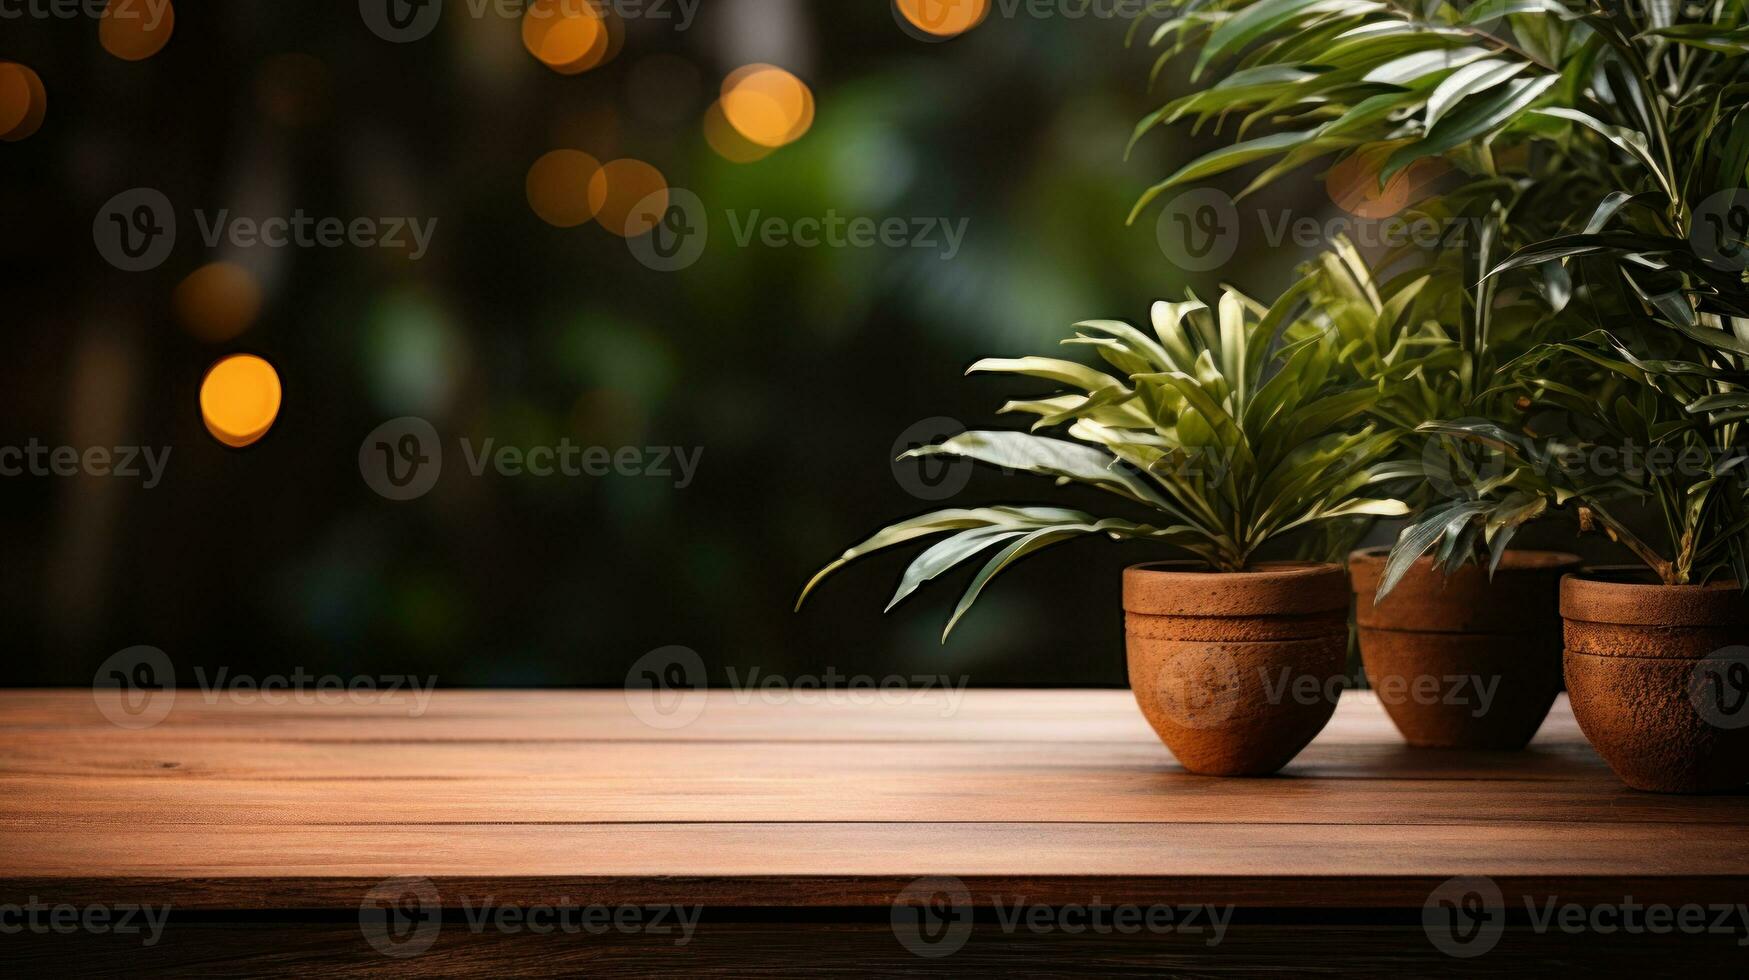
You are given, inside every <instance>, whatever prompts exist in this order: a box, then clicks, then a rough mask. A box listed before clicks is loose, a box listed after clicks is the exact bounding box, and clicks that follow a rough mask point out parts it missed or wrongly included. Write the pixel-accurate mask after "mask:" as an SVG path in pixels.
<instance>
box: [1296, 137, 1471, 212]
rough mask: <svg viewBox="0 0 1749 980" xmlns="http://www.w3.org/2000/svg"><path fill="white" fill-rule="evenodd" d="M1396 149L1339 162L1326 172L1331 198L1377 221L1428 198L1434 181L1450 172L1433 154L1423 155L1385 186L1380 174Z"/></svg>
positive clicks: (1379, 149) (1387, 147) (1340, 206)
mask: <svg viewBox="0 0 1749 980" xmlns="http://www.w3.org/2000/svg"><path fill="white" fill-rule="evenodd" d="M1394 148H1395V147H1394V146H1385V147H1381V148H1378V149H1374V150H1364V151H1361V152H1359V153H1353V154H1350V155H1348V156H1346V157H1344V158H1342V160H1340V161H1338V162H1337V164H1336V165H1335V166H1334V167H1331V168H1330V172H1329V173H1327V174H1325V175H1324V190H1325V193H1327V194H1329V195H1330V200H1331V201H1333V202H1335V204H1336V206H1337V207H1339V208H1341V209H1342V210H1344V211H1347V212H1348V213H1349V214H1352V215H1354V216H1355V217H1357V218H1364V219H1366V220H1368V221H1377V220H1380V219H1382V218H1389V217H1391V216H1392V215H1395V214H1397V213H1398V212H1400V211H1402V210H1403V209H1404V208H1406V207H1408V206H1409V205H1411V204H1413V203H1415V202H1416V201H1419V200H1420V199H1421V198H1423V197H1426V196H1427V195H1428V194H1429V193H1430V192H1431V190H1432V188H1431V185H1432V183H1433V182H1434V181H1435V180H1437V179H1438V178H1439V177H1440V176H1442V175H1443V174H1444V173H1446V171H1447V167H1446V165H1445V164H1444V163H1443V162H1441V161H1439V160H1437V159H1435V158H1433V157H1423V158H1421V159H1419V160H1416V161H1415V162H1413V163H1411V164H1410V165H1409V166H1407V167H1404V168H1403V169H1402V170H1399V171H1397V172H1396V173H1394V174H1392V175H1391V179H1390V180H1387V181H1385V182H1384V184H1383V186H1381V185H1380V183H1379V174H1380V173H1382V172H1383V168H1384V165H1385V161H1386V160H1387V159H1388V158H1389V157H1390V154H1391V151H1392V150H1393V149H1394Z"/></svg>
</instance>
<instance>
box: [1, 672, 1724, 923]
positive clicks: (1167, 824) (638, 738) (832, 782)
mask: <svg viewBox="0 0 1749 980" xmlns="http://www.w3.org/2000/svg"><path fill="white" fill-rule="evenodd" d="M813 698H814V701H813V703H793V702H792V703H777V704H773V703H765V702H764V701H763V700H762V699H761V698H759V697H757V696H755V697H752V698H748V699H741V698H737V697H736V696H735V695H734V694H733V693H730V692H713V693H712V694H711V695H710V696H709V698H708V700H707V701H706V702H705V703H704V705H703V711H702V713H701V714H700V715H699V717H698V718H697V720H695V721H694V722H692V723H691V724H689V725H686V726H684V727H679V728H673V729H661V728H653V727H650V726H648V725H645V724H643V723H642V722H640V721H639V720H638V716H637V715H636V714H635V713H634V712H633V711H632V709H631V706H630V704H628V701H627V697H626V695H625V694H624V693H622V692H438V693H437V694H435V695H434V696H433V698H432V700H431V701H430V703H429V705H427V706H425V709H424V710H422V711H421V710H419V706H418V705H416V704H415V703H414V702H413V701H412V699H411V698H402V699H401V700H400V701H399V702H398V703H387V704H384V703H378V704H368V705H352V704H327V705H316V704H296V703H288V704H280V705H264V704H236V703H232V702H230V701H227V700H223V699H220V700H216V701H213V702H210V703H209V702H208V701H207V700H206V699H203V698H202V697H201V696H200V693H199V692H198V691H184V692H180V693H179V694H178V697H177V701H176V704H175V707H174V709H173V710H172V711H171V713H170V716H169V717H168V718H167V719H165V720H164V721H163V722H162V723H160V724H158V725H156V726H154V727H151V728H148V729H144V730H138V731H134V730H125V729H121V728H118V727H116V726H114V725H112V724H110V723H109V722H108V721H107V720H106V719H105V718H104V716H103V715H102V714H101V713H100V712H99V711H98V710H97V706H96V704H95V703H94V701H93V698H92V695H91V694H90V692H85V691H14V692H6V693H0V744H3V746H4V747H3V749H0V839H3V840H4V841H5V844H6V846H5V847H4V848H0V898H3V896H4V895H22V894H40V895H43V896H45V897H48V896H51V895H52V896H54V897H55V898H56V900H59V901H81V900H83V901H120V900H127V899H126V897H127V896H131V897H132V900H155V901H158V902H169V903H172V904H174V905H175V906H176V907H178V908H185V909H201V908H206V909H266V910H271V909H276V908H290V909H311V908H330V909H355V908H356V907H357V906H358V903H359V901H360V899H361V897H362V896H363V895H364V894H365V892H367V891H368V890H369V889H370V888H371V887H372V886H374V885H375V884H376V883H378V882H380V881H381V880H382V879H384V878H387V877H393V876H420V877H426V878H430V879H431V880H432V881H433V882H434V883H435V884H436V886H437V888H438V891H439V892H440V894H442V895H443V897H444V900H445V902H446V904H447V903H449V902H450V901H452V900H456V899H459V898H462V897H466V896H472V897H473V898H475V899H478V898H480V897H483V896H488V895H490V896H493V897H494V898H495V900H497V901H501V902H509V901H515V902H524V903H543V902H553V901H557V900H558V899H559V898H561V897H564V898H569V899H571V900H576V901H601V902H663V901H684V900H688V899H689V898H690V899H691V900H700V901H708V902H710V903H713V904H717V905H726V906H737V907H768V908H801V907H809V906H816V907H850V906H864V907H872V906H881V905H885V904H888V903H890V902H891V901H892V899H893V896H894V895H895V894H897V892H898V891H899V890H900V889H902V888H903V887H904V886H905V885H906V884H907V883H908V882H909V881H910V880H912V879H914V878H916V877H918V876H921V875H953V876H957V877H959V878H961V879H963V880H965V881H966V882H967V884H968V887H970V889H971V890H972V892H973V894H974V896H989V895H1003V894H1009V895H1027V896H1031V897H1032V898H1033V900H1036V901H1077V900H1086V898H1087V897H1088V896H1089V895H1092V894H1100V895H1103V897H1105V898H1106V899H1108V900H1113V901H1118V900H1123V901H1178V902H1190V901H1210V902H1228V901H1231V902H1235V903H1238V904H1244V905H1254V906H1260V907H1350V908H1353V907H1360V908H1366V907H1378V906H1392V907H1419V906H1420V905H1421V904H1422V902H1423V901H1424V900H1425V898H1426V896H1427V893H1428V890H1429V889H1430V888H1431V887H1433V886H1434V885H1437V884H1438V883H1439V882H1440V881H1442V880H1444V879H1445V878H1447V877H1450V876H1453V875H1459V874H1475V875H1487V876H1490V877H1493V878H1495V879H1496V880H1498V881H1501V882H1503V883H1504V887H1505V888H1507V890H1508V891H1511V890H1514V889H1518V890H1522V891H1524V892H1525V893H1526V894H1531V893H1539V894H1540V893H1558V894H1560V895H1562V896H1564V897H1567V898H1569V899H1571V900H1576V901H1577V900H1592V901H1611V900H1614V901H1619V900H1621V899H1622V898H1623V897H1624V896H1626V895H1633V896H1634V897H1635V898H1637V899H1640V900H1665V901H1723V900H1726V898H1728V897H1729V898H1732V899H1733V900H1741V899H1742V897H1743V896H1744V895H1745V894H1749V851H1746V850H1745V849H1744V848H1742V847H1741V846H1740V838H1741V832H1742V828H1743V826H1744V825H1745V823H1749V797H1745V796H1741V795H1738V796H1713V797H1661V796H1652V795H1648V794H1641V793H1636V792H1633V791H1631V790H1628V789H1626V788H1624V787H1622V786H1621V785H1620V784H1619V783H1618V782H1616V780H1615V779H1614V777H1613V776H1612V775H1611V774H1610V773H1609V772H1608V770H1607V769H1606V768H1605V767H1604V766H1603V764H1602V763H1601V761H1600V760H1598V759H1597V757H1596V756H1595V755H1594V754H1593V753H1592V752H1591V750H1590V748H1589V747H1588V746H1587V745H1586V744H1585V742H1584V740H1583V738H1582V737H1581V736H1580V734H1579V732H1578V730H1577V728H1576V726H1575V725H1574V723H1573V720H1572V715H1571V713H1570V712H1569V711H1568V710H1567V707H1566V704H1565V701H1564V700H1563V701H1562V702H1560V703H1559V704H1557V706H1556V709H1555V711H1554V713H1553V714H1552V716H1551V718H1550V719H1549V721H1548V722H1547V723H1546V724H1545V725H1544V728H1543V731H1542V732H1541V733H1540V734H1539V735H1538V737H1537V739H1536V740H1535V741H1534V742H1533V743H1532V745H1531V747H1530V749H1529V750H1527V751H1526V752H1523V753H1501V754H1490V753H1466V752H1429V751H1415V750H1411V749H1408V748H1406V747H1404V746H1403V745H1402V744H1401V741H1400V739H1399V738H1398V736H1397V735H1396V733H1395V731H1394V730H1393V729H1392V728H1391V726H1390V723H1389V721H1388V720H1387V719H1386V718H1385V716H1384V714H1383V712H1382V711H1381V710H1380V708H1379V706H1378V705H1377V704H1376V702H1375V701H1374V700H1373V699H1372V698H1370V697H1369V696H1367V695H1364V694H1354V693H1350V694H1348V695H1346V696H1345V697H1344V699H1343V702H1342V705H1341V707H1340V708H1339V710H1338V712H1337V714H1336V717H1335V719H1334V720H1333V721H1332V723H1331V724H1330V726H1329V728H1328V729H1327V730H1326V731H1325V732H1324V733H1323V734H1322V735H1321V736H1320V737H1319V738H1318V740H1317V741H1316V742H1314V743H1313V744H1312V746H1311V747H1310V748H1309V749H1308V750H1307V751H1306V752H1305V753H1304V754H1303V755H1302V756H1301V757H1300V758H1299V759H1297V760H1296V761H1295V762H1294V763H1292V764H1291V765H1290V766H1289V767H1288V768H1287V770H1286V771H1285V772H1284V773H1283V774H1282V775H1281V776H1280V777H1276V778H1269V779H1244V780H1224V779H1213V778H1206V777H1198V776H1193V775H1190V774H1187V773H1185V772H1184V771H1183V770H1182V769H1181V768H1179V767H1178V766H1177V765H1176V764H1175V763H1174V762H1173V760H1172V758H1171V756H1170V755H1169V754H1168V753H1167V751H1166V750H1165V748H1164V747H1163V746H1162V745H1161V744H1160V743H1159V741H1158V740H1157V739H1156V738H1155V737H1154V735H1153V733H1152V732H1151V731H1150V730H1149V729H1148V728H1147V726H1146V724H1145V723H1144V722H1143V720H1142V718H1141V716H1140V714H1139V713H1138V712H1137V710H1136V707H1135V704H1134V702H1133V700H1132V698H1131V696H1130V694H1129V693H1128V692H1127V691H968V692H965V693H964V698H963V701H957V702H956V701H953V700H950V699H949V698H948V697H947V696H945V695H943V694H941V693H939V692H936V693H932V694H930V695H927V696H913V697H912V698H911V699H910V700H909V701H907V702H904V703H884V704H883V703H847V702H846V701H845V700H844V699H842V698H840V699H838V700H837V701H836V702H835V703H832V702H828V701H826V700H825V699H824V697H823V696H822V695H819V694H817V693H816V694H814V695H813Z"/></svg>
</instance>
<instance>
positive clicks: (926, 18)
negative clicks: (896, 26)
mask: <svg viewBox="0 0 1749 980" xmlns="http://www.w3.org/2000/svg"><path fill="white" fill-rule="evenodd" d="M893 7H894V9H896V10H898V11H899V16H901V17H903V18H905V20H906V21H908V22H910V24H911V26H912V27H915V28H917V29H918V30H920V31H922V32H923V33H925V34H931V35H934V36H935V37H953V36H955V35H957V34H964V33H965V32H967V31H969V30H971V29H972V28H974V27H977V26H978V25H979V24H982V23H983V22H984V18H985V17H988V16H989V15H990V0H893Z"/></svg>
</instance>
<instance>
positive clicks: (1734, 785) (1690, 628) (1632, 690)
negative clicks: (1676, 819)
mask: <svg viewBox="0 0 1749 980" xmlns="http://www.w3.org/2000/svg"><path fill="white" fill-rule="evenodd" d="M1561 616H1562V617H1563V618H1564V619H1565V620H1566V640H1567V642H1566V647H1567V650H1566V669H1567V691H1568V693H1569V695H1570V697H1571V698H1572V701H1573V715H1574V717H1576V718H1577V719H1578V720H1579V727H1580V729H1581V730H1583V731H1584V732H1585V737H1586V738H1587V739H1589V740H1590V741H1591V747H1592V748H1594V749H1596V750H1597V754H1598V755H1601V756H1603V761H1605V762H1607V763H1609V767H1610V768H1611V769H1613V770H1615V774H1616V775H1617V776H1619V777H1620V778H1621V781H1622V782H1624V783H1627V784H1628V785H1629V786H1632V787H1633V788H1634V789H1642V790H1650V791H1652V792H1656V793H1704V792H1711V791H1719V790H1733V789H1742V788H1744V784H1745V783H1746V782H1749V703H1746V702H1749V647H1746V646H1745V644H1749V599H1745V598H1744V596H1743V593H1742V592H1741V591H1740V590H1739V589H1738V587H1737V586H1736V585H1735V584H1732V583H1724V582H1720V583H1715V584H1713V585H1705V586H1702V585H1659V584H1655V583H1654V582H1653V581H1651V580H1650V577H1649V576H1647V575H1646V574H1645V573H1644V571H1643V570H1639V569H1614V568H1598V569H1587V570H1586V571H1585V572H1584V573H1582V574H1575V575H1568V576H1567V577H1566V578H1564V579H1562V580H1561Z"/></svg>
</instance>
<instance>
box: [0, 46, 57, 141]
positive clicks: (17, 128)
mask: <svg viewBox="0 0 1749 980" xmlns="http://www.w3.org/2000/svg"><path fill="white" fill-rule="evenodd" d="M48 106H49V96H48V90H47V89H45V88H43V80H42V79H41V78H39V77H38V76H37V73H36V72H34V71H32V70H31V69H29V68H27V67H25V66H24V65H21V64H19V63H17V62H15V61H0V140H5V141H7V142H8V143H16V142H17V141H19V140H21V139H24V138H26V137H28V136H30V135H32V134H33V133H35V132H36V131H37V130H38V129H41V128H42V124H43V116H44V115H45V114H46V113H47V112H48Z"/></svg>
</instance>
